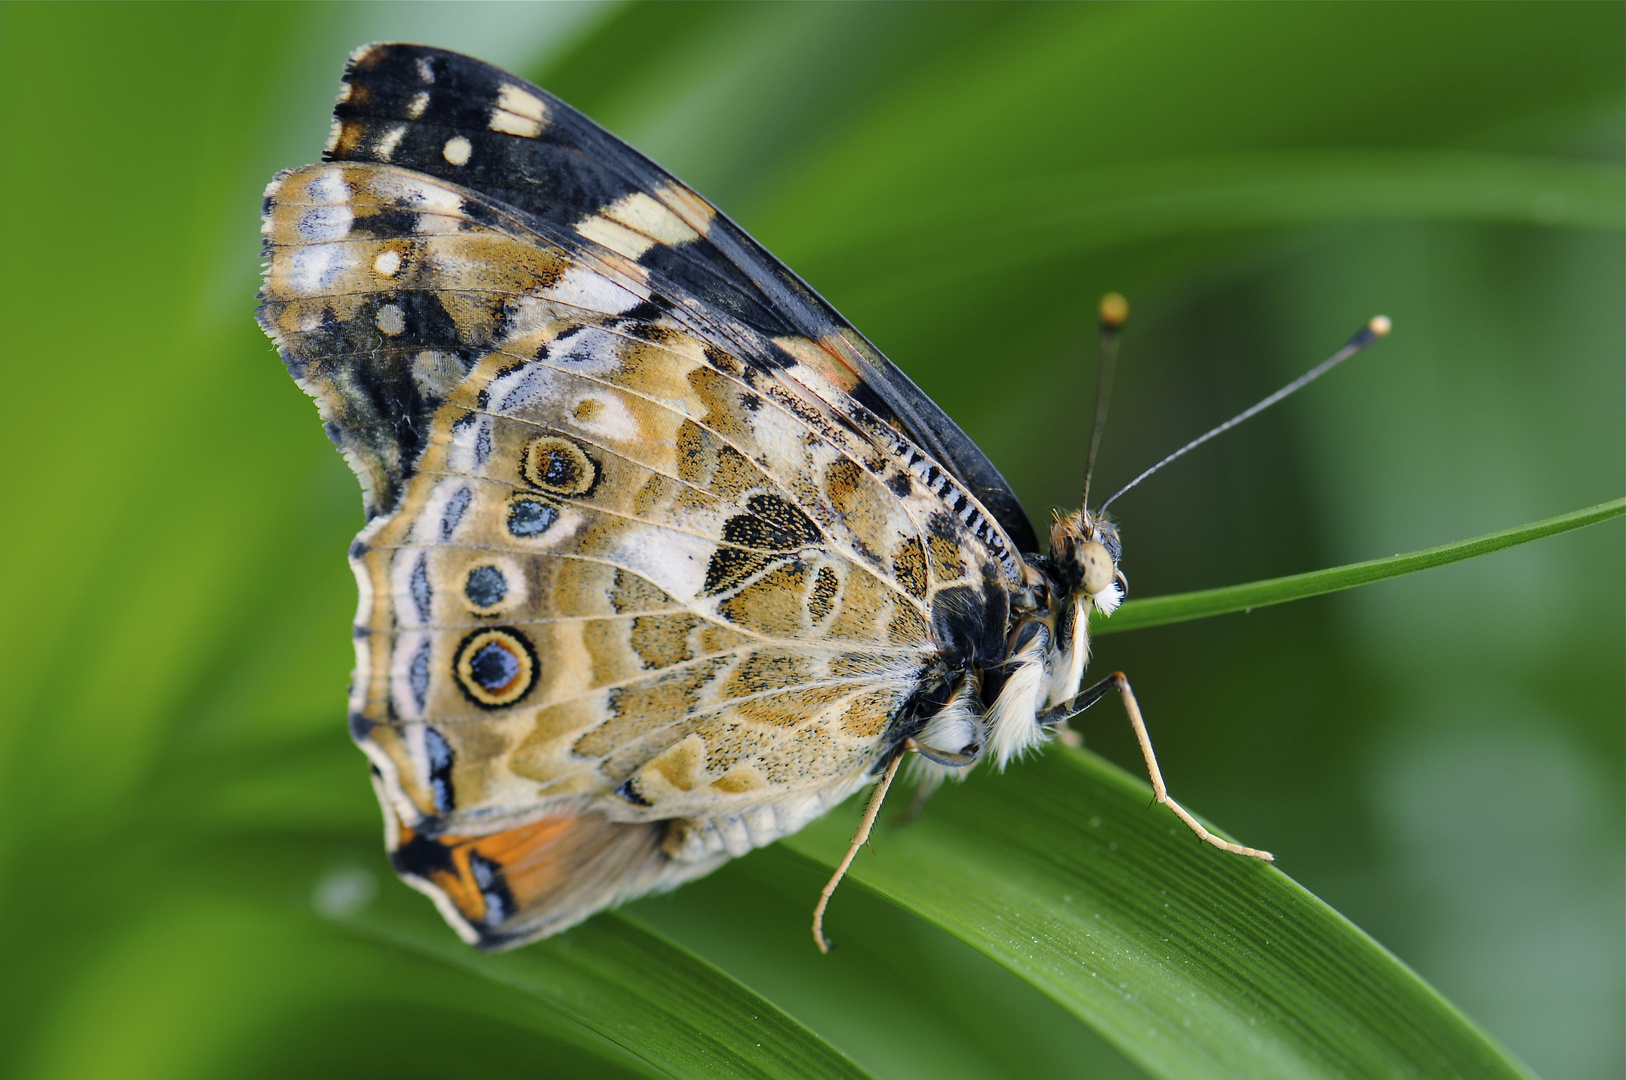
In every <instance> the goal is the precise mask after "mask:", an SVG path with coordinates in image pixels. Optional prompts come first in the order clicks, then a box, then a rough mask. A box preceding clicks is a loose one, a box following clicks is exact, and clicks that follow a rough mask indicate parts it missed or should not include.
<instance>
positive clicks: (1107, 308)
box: [1101, 292, 1129, 330]
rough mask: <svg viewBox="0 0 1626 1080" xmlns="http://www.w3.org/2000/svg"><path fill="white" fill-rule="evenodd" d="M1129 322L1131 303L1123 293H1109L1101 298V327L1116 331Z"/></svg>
mask: <svg viewBox="0 0 1626 1080" xmlns="http://www.w3.org/2000/svg"><path fill="white" fill-rule="evenodd" d="M1128 321H1129V301H1128V300H1125V299H1124V298H1123V294H1122V293H1115V292H1109V293H1107V294H1106V295H1105V296H1103V297H1102V298H1101V326H1102V328H1103V329H1107V330H1116V329H1118V328H1119V327H1120V326H1122V325H1123V324H1124V323H1126V322H1128Z"/></svg>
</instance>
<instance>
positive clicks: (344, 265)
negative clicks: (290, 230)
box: [284, 244, 352, 296]
mask: <svg viewBox="0 0 1626 1080" xmlns="http://www.w3.org/2000/svg"><path fill="white" fill-rule="evenodd" d="M287 259H288V262H287V265H286V268H285V270H284V273H286V274H287V279H286V280H287V286H288V288H289V289H291V290H293V291H294V292H296V293H302V294H304V295H307V296H309V295H312V294H315V293H323V292H326V291H328V290H329V289H331V288H332V287H333V282H334V280H335V279H337V278H338V276H339V275H340V274H342V273H344V271H346V270H348V269H350V267H351V265H352V263H351V260H350V256H349V253H348V252H347V251H346V250H345V249H344V248H343V247H340V246H337V245H333V244H312V245H311V246H309V247H300V248H295V249H294V250H293V251H290V252H288V255H287Z"/></svg>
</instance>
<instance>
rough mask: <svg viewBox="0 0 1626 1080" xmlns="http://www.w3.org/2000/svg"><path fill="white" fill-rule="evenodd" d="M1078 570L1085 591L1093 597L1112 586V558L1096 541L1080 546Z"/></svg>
mask: <svg viewBox="0 0 1626 1080" xmlns="http://www.w3.org/2000/svg"><path fill="white" fill-rule="evenodd" d="M1078 568H1079V570H1080V571H1081V583H1082V584H1083V586H1084V591H1085V592H1086V593H1088V594H1089V595H1091V596H1094V595H1095V594H1096V593H1100V592H1105V591H1106V590H1107V587H1108V586H1110V585H1111V584H1112V556H1111V555H1109V554H1107V549H1106V548H1105V547H1103V546H1102V545H1100V544H1098V543H1096V542H1095V541H1094V540H1086V541H1085V542H1084V543H1082V544H1080V545H1079V546H1078Z"/></svg>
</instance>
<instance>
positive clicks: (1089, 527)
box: [1050, 509, 1129, 615]
mask: <svg viewBox="0 0 1626 1080" xmlns="http://www.w3.org/2000/svg"><path fill="white" fill-rule="evenodd" d="M1121 558H1123V543H1122V542H1121V541H1120V540H1119V539H1118V527H1117V526H1116V525H1114V524H1113V523H1112V522H1111V521H1110V520H1108V519H1107V518H1106V516H1105V515H1103V514H1100V513H1099V512H1097V513H1091V512H1090V511H1089V510H1087V509H1086V510H1079V511H1075V512H1073V513H1071V514H1065V515H1061V516H1058V517H1057V518H1056V523H1055V525H1054V526H1052V527H1051V529H1050V565H1051V570H1052V573H1054V574H1055V576H1056V583H1057V585H1059V586H1060V591H1061V592H1062V593H1063V594H1064V595H1067V596H1070V597H1072V598H1074V599H1075V600H1084V599H1087V600H1089V602H1090V603H1091V604H1092V605H1093V606H1094V607H1095V608H1096V609H1098V610H1099V611H1100V612H1101V614H1103V615H1110V614H1112V612H1113V610H1114V609H1115V608H1116V607H1117V606H1118V605H1119V604H1121V603H1122V602H1123V598H1124V596H1125V595H1126V594H1127V593H1128V592H1129V581H1128V580H1127V579H1126V578H1125V577H1124V575H1123V571H1122V570H1119V569H1118V560H1119V559H1121Z"/></svg>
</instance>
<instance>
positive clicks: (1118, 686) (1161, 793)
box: [1038, 671, 1276, 862]
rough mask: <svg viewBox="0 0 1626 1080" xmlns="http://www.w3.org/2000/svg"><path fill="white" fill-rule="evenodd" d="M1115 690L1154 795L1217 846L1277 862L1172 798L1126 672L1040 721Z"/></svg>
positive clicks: (1051, 721)
mask: <svg viewBox="0 0 1626 1080" xmlns="http://www.w3.org/2000/svg"><path fill="white" fill-rule="evenodd" d="M1113 690H1116V691H1118V693H1119V695H1120V696H1121V697H1122V698H1123V703H1124V712H1126V713H1128V714H1129V723H1130V726H1132V727H1133V728H1134V729H1135V739H1136V741H1137V742H1139V743H1140V752H1141V756H1142V757H1144V758H1145V759H1146V774H1147V775H1148V776H1149V777H1151V780H1152V796H1153V798H1155V799H1156V800H1157V801H1158V802H1160V803H1162V804H1163V805H1164V806H1167V807H1168V808H1169V809H1170V810H1173V811H1174V814H1175V816H1176V817H1178V818H1179V819H1180V820H1181V821H1183V822H1185V823H1186V825H1187V826H1188V827H1189V828H1190V829H1191V831H1192V832H1194V833H1196V834H1197V836H1198V837H1199V838H1201V839H1203V840H1206V841H1207V842H1208V843H1210V844H1213V845H1214V846H1215V847H1217V848H1220V849H1221V850H1223V851H1229V852H1230V853H1231V854H1233V855H1246V856H1248V857H1249V858H1252V859H1263V860H1264V861H1265V862H1275V861H1276V856H1274V855H1272V854H1271V853H1270V852H1268V851H1260V850H1259V849H1258V848H1251V847H1244V846H1242V845H1241V844H1233V843H1231V842H1230V841H1229V840H1222V839H1220V838H1219V837H1217V836H1215V835H1214V834H1213V833H1211V832H1209V831H1208V830H1207V829H1205V828H1203V825H1202V822H1200V821H1198V820H1197V819H1196V818H1194V817H1192V816H1191V815H1190V814H1189V813H1187V812H1186V808H1185V807H1183V806H1181V805H1180V804H1179V803H1177V802H1175V801H1174V800H1173V799H1172V798H1170V797H1169V789H1168V788H1167V787H1165V786H1164V784H1163V772H1162V770H1161V769H1159V768H1158V767H1157V755H1156V754H1154V753H1152V737H1151V736H1150V735H1148V734H1147V733H1146V721H1145V720H1143V719H1141V715H1140V705H1139V704H1138V703H1137V702H1136V701H1135V692H1134V691H1133V690H1131V689H1130V688H1129V680H1128V679H1127V678H1125V677H1124V673H1123V672H1121V671H1114V672H1113V673H1112V674H1111V675H1108V676H1107V677H1106V678H1104V679H1102V680H1101V681H1100V682H1098V683H1096V684H1095V685H1094V686H1092V687H1090V688H1089V689H1088V690H1085V691H1083V692H1081V693H1078V694H1075V695H1073V696H1072V697H1071V698H1069V699H1067V700H1066V701H1064V702H1062V703H1061V704H1060V705H1057V706H1056V707H1055V708H1053V709H1046V710H1045V711H1044V712H1042V713H1040V714H1039V717H1038V720H1039V723H1040V724H1042V725H1044V726H1045V727H1055V726H1056V725H1058V724H1062V723H1065V722H1066V721H1067V720H1068V718H1070V717H1073V716H1077V715H1078V714H1079V713H1081V712H1083V711H1084V710H1085V709H1087V708H1089V707H1090V706H1091V705H1094V704H1095V703H1096V702H1097V701H1100V700H1101V699H1102V698H1104V697H1106V696H1107V694H1108V693H1110V692H1111V691H1113Z"/></svg>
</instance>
